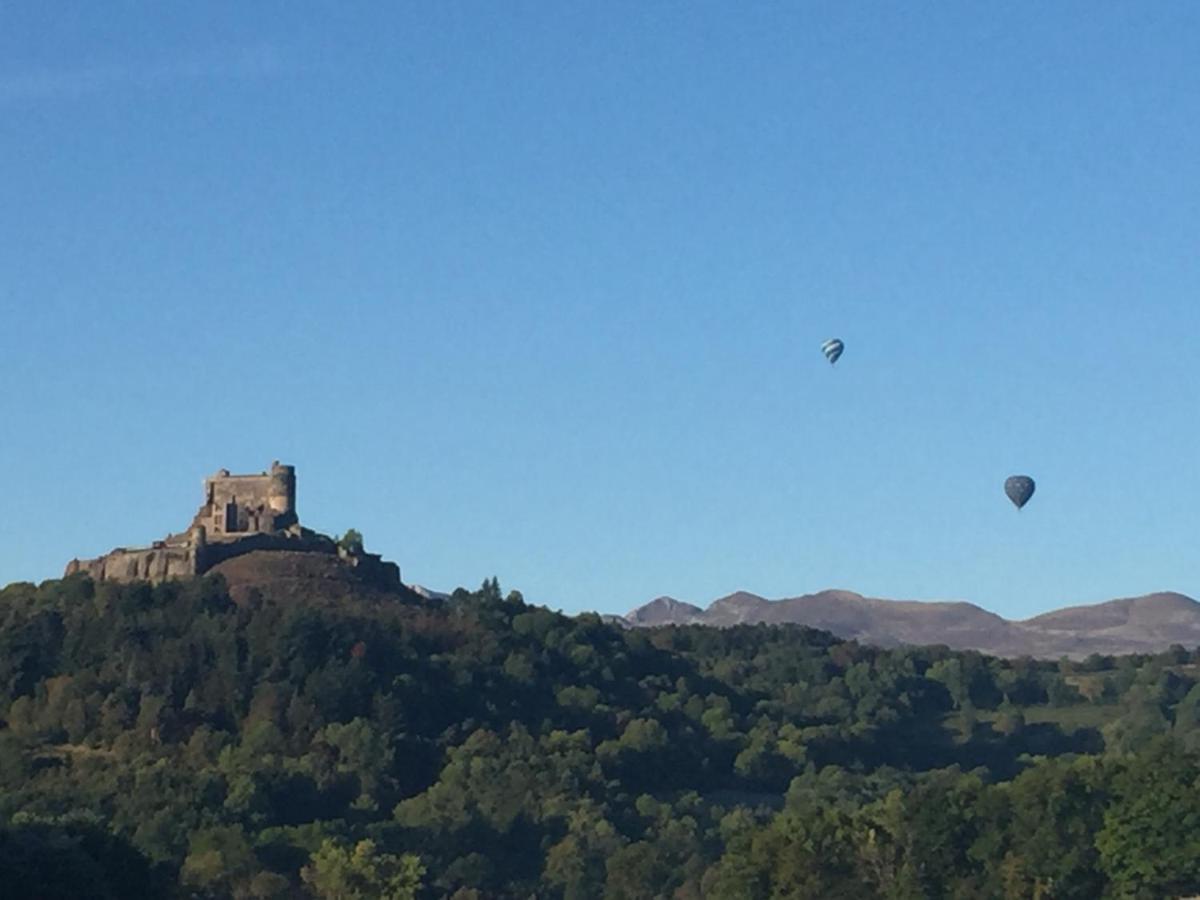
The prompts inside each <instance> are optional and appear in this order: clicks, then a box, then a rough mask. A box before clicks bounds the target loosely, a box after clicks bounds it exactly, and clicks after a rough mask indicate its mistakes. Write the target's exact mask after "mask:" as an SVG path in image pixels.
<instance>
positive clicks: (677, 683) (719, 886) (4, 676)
mask: <svg viewBox="0 0 1200 900" xmlns="http://www.w3.org/2000/svg"><path fill="white" fill-rule="evenodd" d="M1198 662H1200V656H1198V655H1197V654H1196V653H1193V652H1189V651H1187V650H1185V649H1184V648H1180V647H1176V648H1173V649H1172V650H1171V651H1169V652H1167V653H1163V654H1161V655H1157V656H1152V657H1151V656H1141V657H1120V658H1115V659H1114V658H1101V657H1093V658H1089V659H1087V660H1084V661H1082V662H1070V661H1066V660H1063V661H1061V662H1049V661H1036V660H1031V659H1021V660H1001V659H993V658H989V657H985V656H981V655H979V654H975V653H962V652H952V651H950V650H948V649H946V648H940V647H924V648H902V649H891V650H882V649H877V648H874V647H868V646H860V645H857V644H855V643H853V642H845V641H840V640H837V639H836V638H834V637H833V636H831V635H829V634H827V633H825V632H820V631H814V630H810V629H806V628H801V627H768V626H753V627H738V628H731V629H727V630H716V629H710V628H703V627H672V628H664V629H652V630H627V629H624V628H622V627H619V626H616V625H611V624H606V623H605V622H604V621H602V620H601V619H600V618H599V617H597V616H592V615H585V616H579V617H575V618H571V617H567V616H563V615H560V614H557V613H554V612H551V611H549V610H546V609H543V608H539V607H533V606H529V605H526V604H525V603H524V602H523V600H522V598H521V597H520V595H519V594H516V593H511V594H509V595H508V596H504V595H503V594H502V592H501V590H500V587H499V585H498V584H497V583H496V581H495V580H494V579H492V580H490V581H488V582H485V583H484V585H483V587H482V588H481V589H480V590H479V591H476V592H467V591H458V592H457V593H455V594H454V596H453V597H452V598H451V599H450V600H448V601H445V602H436V603H435V602H424V603H417V602H415V601H403V602H402V601H399V600H383V599H379V598H371V599H363V600H361V601H349V602H346V601H342V602H338V603H333V602H330V601H328V600H324V599H322V597H321V596H320V594H319V590H318V588H317V586H315V585H314V589H313V596H311V597H309V598H305V599H300V600H296V599H292V600H291V601H289V602H286V603H285V602H275V601H272V600H270V599H266V598H264V597H262V596H260V595H254V596H251V597H250V598H249V599H248V600H246V601H245V602H242V603H240V604H235V603H234V602H233V601H232V600H231V598H230V596H229V592H228V590H227V587H226V584H225V583H224V582H223V581H222V580H221V578H220V577H208V578H203V579H196V580H194V581H190V582H176V583H168V584H162V585H158V586H153V587H152V586H150V585H146V584H133V585H115V584H109V583H103V584H94V583H92V582H91V581H89V580H87V579H84V578H71V579H67V580H63V581H49V582H45V583H43V584H42V585H40V586H35V585H30V584H14V585H11V586H9V587H8V588H5V589H3V590H2V591H0V720H2V721H0V884H2V885H3V886H4V891H5V896H8V897H37V898H43V900H54V898H66V897H84V896H86V897H92V898H118V897H134V896H136V897H151V898H165V897H206V898H209V897H211V898H223V897H233V898H306V897H316V898H409V897H420V898H441V897H451V898H457V900H467V898H529V897H536V898H570V900H582V898H614V900H615V898H626V900H632V898H657V897H667V898H672V897H673V898H679V900H685V898H714V900H716V898H720V900H743V898H744V900H757V898H764V900H765V898H839V897H847V898H848V897H854V898H863V900H866V898H895V900H900V898H905V900H909V898H911V900H920V898H942V897H945V898H950V897H955V898H959V897H961V898H993V897H994V898H1096V897H1122V898H1126V897H1128V898H1140V897H1147V898H1149V897H1154V898H1158V897H1172V896H1184V895H1187V894H1189V893H1200V666H1197V663H1198Z"/></svg>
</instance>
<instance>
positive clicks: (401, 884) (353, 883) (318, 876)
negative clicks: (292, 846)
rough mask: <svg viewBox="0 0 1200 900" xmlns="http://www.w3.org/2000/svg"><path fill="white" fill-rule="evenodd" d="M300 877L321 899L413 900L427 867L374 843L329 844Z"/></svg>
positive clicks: (410, 856) (318, 851)
mask: <svg viewBox="0 0 1200 900" xmlns="http://www.w3.org/2000/svg"><path fill="white" fill-rule="evenodd" d="M300 874H301V878H303V880H304V883H305V884H307V885H309V887H311V888H312V891H313V893H314V895H315V896H317V897H319V898H321V900H413V898H415V897H416V896H417V892H418V891H419V890H420V888H421V877H422V876H423V875H424V874H425V868H424V866H422V865H421V861H420V860H419V859H418V858H417V857H416V856H413V855H412V854H405V855H403V856H394V855H392V854H390V853H381V852H380V851H379V849H378V848H377V847H376V845H375V842H374V841H371V840H361V841H359V842H358V843H357V844H355V845H354V846H353V847H348V846H342V845H340V844H338V843H335V842H334V841H325V842H324V843H323V844H321V847H320V849H318V850H317V851H316V853H314V854H313V856H312V862H311V863H309V864H308V865H307V866H305V867H304V869H303V870H301V873H300Z"/></svg>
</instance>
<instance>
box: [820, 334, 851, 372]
mask: <svg viewBox="0 0 1200 900" xmlns="http://www.w3.org/2000/svg"><path fill="white" fill-rule="evenodd" d="M845 349H846V345H845V344H843V343H842V342H841V341H839V340H838V339H837V338H830V339H829V340H827V341H826V342H825V343H823V344H822V345H821V352H822V353H824V354H825V358H826V359H827V360H829V364H830V365H831V366H832V365H833V364H834V363H835V362H837V361H838V358H839V357H840V356H841V355H842V351H843V350H845Z"/></svg>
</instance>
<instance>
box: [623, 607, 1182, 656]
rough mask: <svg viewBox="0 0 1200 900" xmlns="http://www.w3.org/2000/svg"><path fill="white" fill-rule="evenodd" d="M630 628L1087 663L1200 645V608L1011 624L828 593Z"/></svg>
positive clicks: (974, 611) (652, 617)
mask: <svg viewBox="0 0 1200 900" xmlns="http://www.w3.org/2000/svg"><path fill="white" fill-rule="evenodd" d="M625 618H626V621H628V622H629V623H630V624H631V625H638V626H657V625H692V624H698V625H713V626H716V627H721V628H727V627H729V626H731V625H740V624H757V623H760V622H763V623H768V624H784V623H787V624H795V625H806V626H808V627H810V628H820V629H824V630H826V631H830V632H832V633H833V634H835V635H837V636H838V637H840V638H845V639H853V640H857V641H861V642H863V643H868V644H876V645H878V646H881V647H894V646H897V645H900V644H914V645H925V644H945V645H946V646H948V647H952V648H954V649H956V650H978V651H981V652H983V653H990V654H994V655H997V656H1007V657H1018V656H1033V657H1039V658H1048V659H1058V658H1059V657H1063V656H1066V657H1069V658H1073V659H1081V658H1083V657H1086V656H1089V655H1090V654H1093V653H1101V654H1122V653H1158V652H1161V651H1163V650H1166V649H1167V648H1168V647H1170V646H1171V645H1173V644H1180V645H1182V646H1187V647H1192V646H1196V645H1198V644H1200V603H1197V602H1196V601H1195V600H1193V599H1192V598H1190V597H1186V596H1184V595H1183V594H1177V593H1170V592H1166V593H1156V594H1147V595H1146V596H1144V597H1132V598H1126V599H1121V600H1111V601H1109V602H1107V603H1098V604H1094V605H1091V606H1074V607H1070V608H1067V609H1061V610H1056V611H1054V612H1049V613H1045V614H1043V615H1040V616H1035V617H1034V618H1031V619H1026V620H1024V621H1010V620H1008V619H1004V618H1002V617H1001V616H998V615H996V614H995V613H991V612H988V611H987V610H985V609H981V608H980V607H978V606H975V605H974V604H972V603H964V602H919V601H911V600H884V599H879V598H874V597H864V596H862V595H861V594H856V593H854V592H852V591H841V590H826V591H819V592H817V593H815V594H805V595H803V596H800V597H789V598H785V599H782V600H767V599H766V598H763V597H760V596H758V595H756V594H751V593H747V592H745V591H738V592H736V593H733V594H730V595H728V596H726V597H721V598H720V599H718V600H715V601H713V603H712V604H711V605H710V606H709V607H708V608H707V609H701V608H700V607H698V606H693V605H692V604H690V603H683V602H681V601H679V600H675V599H673V598H671V597H659V598H657V599H655V600H652V601H651V602H650V603H647V604H645V605H644V606H640V607H638V608H637V609H635V610H633V611H632V612H631V613H629V614H628V615H627V616H626V617H625Z"/></svg>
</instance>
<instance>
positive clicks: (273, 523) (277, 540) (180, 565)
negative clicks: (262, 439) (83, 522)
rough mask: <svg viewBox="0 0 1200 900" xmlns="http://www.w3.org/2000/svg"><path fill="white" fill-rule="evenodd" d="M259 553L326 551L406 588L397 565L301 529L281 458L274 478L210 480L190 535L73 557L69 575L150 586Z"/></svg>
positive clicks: (291, 470) (290, 476) (291, 471)
mask: <svg viewBox="0 0 1200 900" xmlns="http://www.w3.org/2000/svg"><path fill="white" fill-rule="evenodd" d="M258 550H266V551H293V552H304V553H323V554H329V555H333V556H336V557H338V558H339V559H340V560H341V561H343V562H345V563H346V564H348V565H351V566H355V567H361V568H362V569H364V574H366V573H367V572H366V570H369V571H370V574H371V575H372V576H373V580H375V581H377V582H380V583H384V584H390V585H397V586H398V585H399V584H400V569H399V568H398V567H397V566H396V564H395V563H391V562H384V561H383V560H382V558H381V557H379V556H378V555H376V554H372V553H364V552H363V550H362V548H361V547H342V546H339V545H338V544H337V542H335V541H334V540H333V539H332V538H330V537H328V536H327V535H323V534H319V533H318V532H315V531H311V530H310V529H307V528H304V527H302V526H301V525H300V519H299V516H297V514H296V468H295V466H285V465H281V464H280V463H279V461H278V460H276V461H275V462H274V463H272V464H271V469H270V471H268V472H262V473H261V474H258V475H231V474H230V473H229V470H228V469H221V470H220V471H219V472H217V473H216V474H215V475H212V476H210V477H209V478H206V479H205V480H204V504H203V505H202V506H201V507H200V509H199V510H198V511H197V512H196V515H195V516H194V517H193V519H192V524H191V525H190V526H189V527H188V529H187V530H186V531H183V532H180V533H178V534H171V535H167V537H165V538H163V539H162V540H161V541H155V542H154V543H153V544H151V545H150V546H149V547H137V548H127V547H118V548H117V549H116V550H113V551H112V552H110V553H106V554H105V555H104V556H101V557H98V558H96V559H86V560H80V559H73V560H71V562H69V563H68V564H67V570H66V573H65V574H66V575H68V576H70V575H75V574H80V573H82V574H85V575H89V576H91V577H92V578H93V579H94V580H96V581H150V582H159V581H165V580H166V579H169V578H191V577H194V576H196V575H203V574H204V573H205V572H207V571H209V570H210V569H212V568H213V567H214V566H216V565H219V564H220V563H222V562H224V561H225V560H228V559H233V558H234V557H236V556H242V555H244V554H246V553H252V552H254V551H258Z"/></svg>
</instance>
